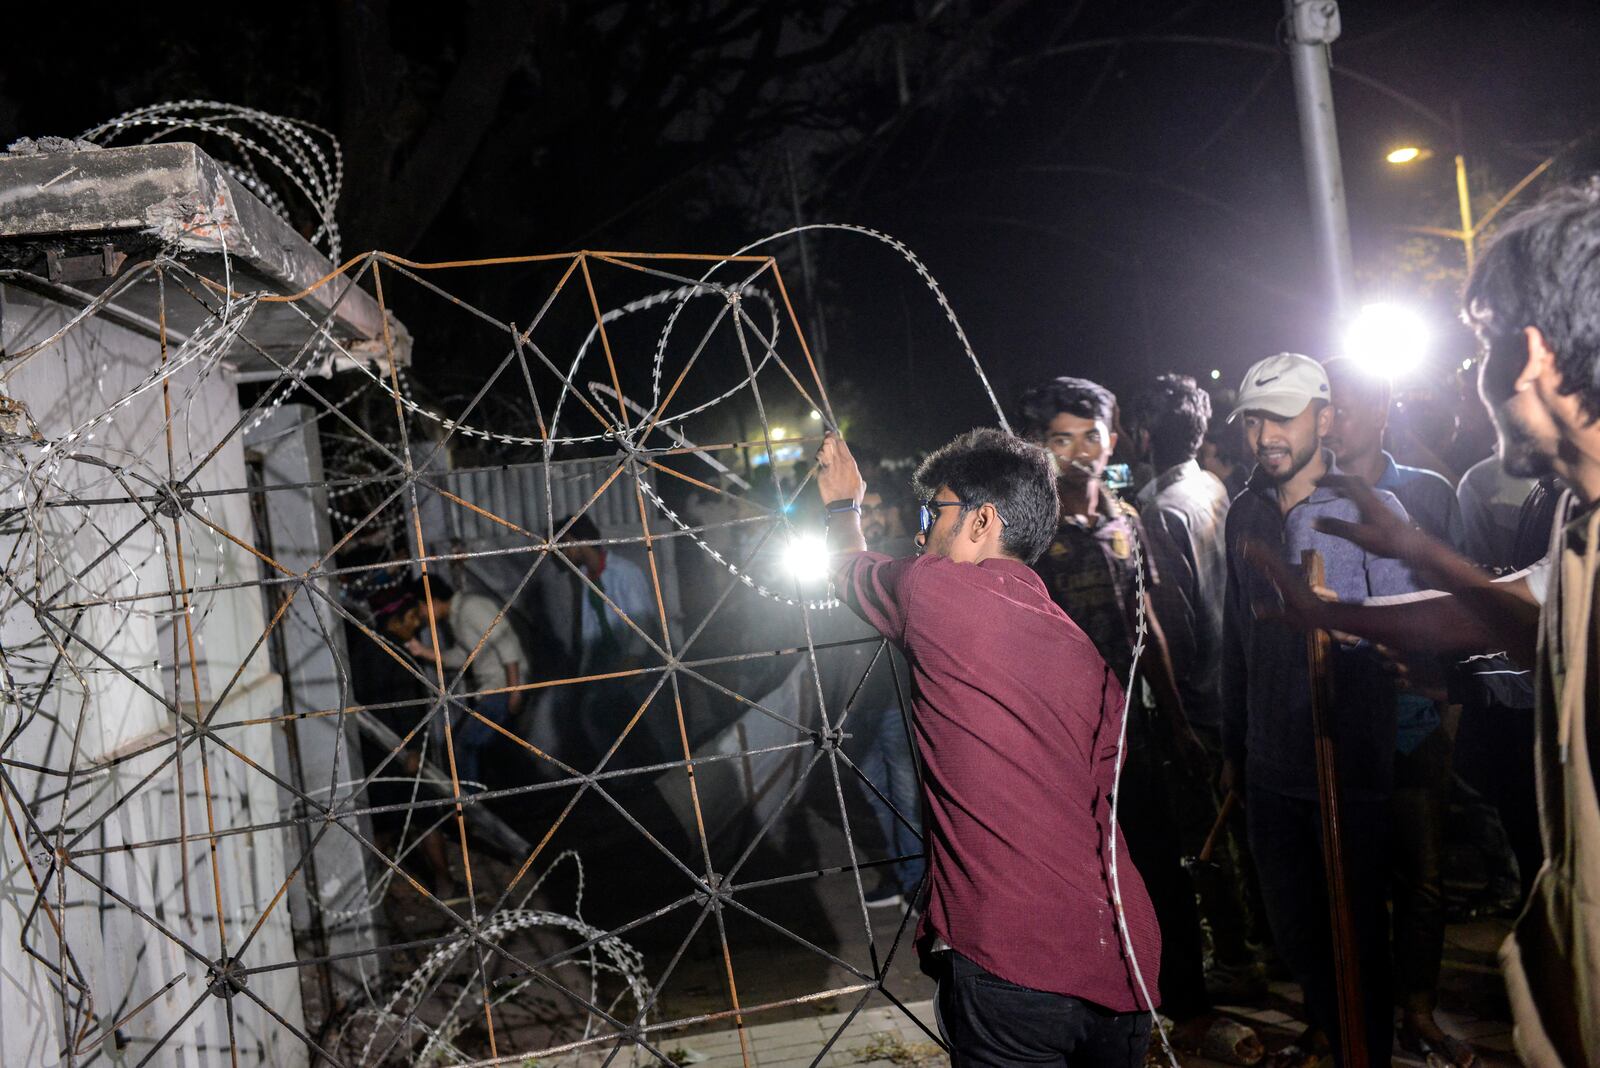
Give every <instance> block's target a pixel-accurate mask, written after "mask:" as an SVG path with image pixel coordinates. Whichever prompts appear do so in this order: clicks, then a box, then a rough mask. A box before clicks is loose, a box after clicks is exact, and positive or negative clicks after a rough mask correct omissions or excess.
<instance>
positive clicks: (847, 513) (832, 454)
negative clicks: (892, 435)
mask: <svg viewBox="0 0 1600 1068" xmlns="http://www.w3.org/2000/svg"><path fill="white" fill-rule="evenodd" d="M817 491H818V492H819V493H820V494H821V495H822V506H823V507H824V508H825V509H827V512H828V552H829V554H830V555H835V556H837V555H841V554H854V553H864V552H866V551H867V539H866V535H864V534H862V533H861V502H862V500H863V499H864V498H865V497H866V495H867V484H866V482H865V481H863V480H862V478H861V469H860V468H859V467H857V466H856V458H855V457H854V456H851V455H850V446H848V445H846V444H845V443H844V439H843V438H841V437H840V436H839V435H837V434H835V433H834V432H833V431H831V430H830V431H828V432H827V433H826V434H824V435H823V436H822V448H820V449H818V450H817Z"/></svg>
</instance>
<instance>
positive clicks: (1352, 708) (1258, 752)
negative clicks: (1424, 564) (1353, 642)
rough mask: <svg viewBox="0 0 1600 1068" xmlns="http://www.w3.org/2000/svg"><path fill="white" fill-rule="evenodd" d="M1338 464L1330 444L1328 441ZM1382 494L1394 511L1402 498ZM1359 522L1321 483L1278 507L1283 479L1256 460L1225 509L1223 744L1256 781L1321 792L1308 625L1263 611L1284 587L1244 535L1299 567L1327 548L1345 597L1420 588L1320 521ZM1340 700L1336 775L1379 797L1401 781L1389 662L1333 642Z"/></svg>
mask: <svg viewBox="0 0 1600 1068" xmlns="http://www.w3.org/2000/svg"><path fill="white" fill-rule="evenodd" d="M1323 459H1324V460H1325V461H1326V463H1327V465H1328V469H1329V470H1330V471H1332V472H1334V473H1338V469H1337V468H1336V467H1335V465H1334V461H1333V454H1332V453H1331V452H1328V451H1326V450H1324V451H1323ZM1378 496H1379V497H1380V498H1381V499H1382V500H1383V502H1384V504H1386V505H1387V506H1388V507H1389V508H1391V509H1393V510H1394V511H1395V513H1396V514H1398V515H1400V516H1402V517H1404V516H1405V509H1404V508H1402V507H1401V506H1400V502H1399V501H1397V500H1395V498H1394V496H1393V495H1392V494H1389V493H1385V492H1383V491H1381V490H1380V491H1379V492H1378ZM1324 517H1327V518H1334V519H1346V520H1352V521H1353V520H1357V519H1359V518H1360V513H1359V511H1358V510H1357V508H1356V506H1355V504H1354V503H1353V502H1351V501H1350V500H1348V499H1347V498H1344V497H1342V496H1340V495H1339V494H1337V493H1335V492H1334V491H1333V490H1330V489H1323V488H1318V489H1317V490H1315V491H1314V492H1313V493H1312V494H1311V496H1310V497H1308V498H1306V499H1305V500H1304V501H1301V502H1300V503H1299V504H1297V505H1295V506H1294V507H1293V508H1291V509H1290V510H1289V514H1288V515H1287V516H1285V515H1282V514H1281V513H1280V512H1279V510H1278V499H1277V487H1276V486H1275V485H1274V484H1273V482H1272V481H1271V480H1270V479H1268V478H1266V477H1265V476H1264V475H1263V474H1262V473H1261V471H1260V470H1259V469H1258V470H1257V471H1256V473H1255V474H1254V475H1252V476H1251V479H1250V482H1249V484H1248V485H1247V486H1246V487H1245V491H1244V492H1243V493H1241V494H1240V495H1239V496H1238V498H1237V499H1236V500H1235V501H1234V502H1233V506H1232V507H1231V508H1230V509H1229V511H1228V521H1227V532H1226V538H1227V544H1228V596H1227V600H1226V602H1225V603H1224V606H1223V659H1222V697H1223V702H1222V710H1223V711H1222V744H1223V751H1224V753H1225V755H1226V756H1227V757H1228V759H1229V760H1231V761H1233V762H1234V765H1235V766H1236V767H1242V768H1243V769H1244V772H1245V776H1246V778H1247V779H1248V780H1249V782H1250V783H1251V786H1252V788H1260V789H1266V790H1271V791H1273V792H1275V793H1279V794H1283V795H1286V796H1288V797H1298V798H1305V799H1314V798H1315V797H1316V796H1317V777H1316V757H1315V754H1314V751H1313V748H1312V735H1311V683H1310V668H1309V665H1308V663H1307V658H1306V638H1305V635H1304V634H1301V633H1300V632H1299V631H1296V630H1293V629H1291V628H1289V627H1286V626H1284V625H1283V624H1282V623H1280V622H1276V621H1272V620H1258V619H1257V618H1256V616H1255V613H1254V612H1253V611H1252V605H1277V604H1278V603H1280V602H1279V600H1278V596H1277V591H1276V590H1275V589H1274V588H1273V586H1272V583H1271V582H1270V581H1269V580H1268V579H1267V578H1266V576H1265V575H1263V574H1261V573H1260V572H1259V571H1257V570H1255V569H1252V568H1251V567H1250V566H1249V565H1248V564H1247V563H1246V562H1245V560H1244V544H1245V541H1246V540H1247V539H1248V540H1254V541H1259V542H1262V543H1264V544H1266V545H1268V546H1275V547H1277V549H1278V550H1279V551H1280V552H1282V554H1283V558H1284V560H1285V561H1286V562H1287V563H1288V564H1289V565H1290V566H1291V567H1293V568H1295V569H1296V570H1299V568H1300V553H1301V551H1302V550H1305V549H1315V550H1317V551H1318V552H1320V553H1321V554H1322V560H1323V566H1324V568H1325V571H1326V575H1327V585H1328V587H1329V588H1330V589H1332V590H1333V591H1334V593H1336V594H1337V595H1338V597H1339V599H1340V600H1341V601H1347V602H1360V601H1363V600H1365V599H1366V598H1368V597H1380V596H1390V595H1393V594H1399V593H1412V592H1415V591H1416V590H1417V589H1418V588H1419V587H1418V585H1417V582H1416V581H1415V579H1414V578H1413V576H1412V574H1411V572H1410V570H1409V569H1407V568H1406V567H1405V565H1403V564H1401V563H1400V562H1399V561H1398V560H1389V559H1384V558H1382V557H1376V556H1372V555H1371V554H1369V553H1367V552H1366V551H1365V550H1363V549H1361V548H1359V547H1358V546H1356V545H1355V544H1354V543H1352V542H1349V541H1345V540H1344V539H1343V538H1337V537H1334V536H1332V535H1329V534H1322V533H1319V532H1318V531H1316V530H1314V529H1313V528H1312V524H1313V523H1314V522H1315V521H1316V520H1317V519H1320V518H1324ZM1332 673H1333V703H1332V707H1331V708H1330V709H1329V710H1328V711H1329V715H1330V716H1331V718H1332V720H1333V734H1334V738H1335V739H1336V741H1337V744H1338V748H1339V780H1340V784H1341V786H1342V790H1343V796H1344V797H1346V798H1348V799H1350V800H1357V801H1361V800H1365V801H1373V800H1381V799H1382V798H1385V797H1387V796H1388V795H1389V792H1390V790H1391V789H1392V787H1393V784H1394V747H1395V693H1394V686H1393V684H1392V682H1391V681H1390V677H1389V675H1388V674H1387V672H1386V671H1385V670H1384V666H1383V664H1382V662H1381V661H1380V660H1379V659H1378V658H1377V657H1376V656H1375V655H1374V654H1373V653H1372V652H1371V651H1370V650H1368V649H1365V648H1361V647H1357V648H1346V647H1343V646H1338V645H1336V646H1335V648H1334V653H1333V660H1332Z"/></svg>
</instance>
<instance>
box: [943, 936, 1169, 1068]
mask: <svg viewBox="0 0 1600 1068" xmlns="http://www.w3.org/2000/svg"><path fill="white" fill-rule="evenodd" d="M944 956H945V957H947V958H948V962H947V964H948V966H947V969H946V970H945V972H944V974H943V975H942V976H941V977H940V979H939V996H938V999H937V1000H936V1001H935V1005H936V1006H937V1011H938V1015H939V1031H940V1033H941V1034H943V1035H944V1040H945V1042H946V1043H947V1044H948V1045H949V1046H950V1062H951V1065H952V1068H989V1066H995V1068H1001V1066H1005V1065H1014V1064H1047V1065H1062V1066H1065V1065H1074V1066H1077V1065H1088V1066H1095V1068H1098V1066H1102V1065H1103V1066H1105V1068H1111V1066H1113V1065H1115V1066H1117V1068H1139V1066H1140V1065H1142V1064H1143V1063H1144V1051H1145V1047H1146V1046H1148V1045H1149V1044H1150V1014H1149V1013H1148V1012H1112V1011H1111V1010H1110V1009H1104V1008H1101V1007H1100V1006H1098V1005H1095V1004H1093V1003H1091V1002H1087V1001H1084V1000H1083V999H1081V998H1071V997H1067V996H1066V995H1064V994H1052V993H1050V992H1048V991H1045V990H1034V989H1031V988H1029V987H1025V986H1018V985H1017V984H1015V983H1008V982H1006V981H1005V980H1004V979H1001V978H999V977H997V976H994V975H991V974H989V973H988V972H986V971H984V970H983V969H982V968H980V967H979V966H978V965H976V964H974V963H973V962H972V961H970V960H968V959H967V958H966V957H963V956H962V955H961V954H959V953H955V952H950V953H946V954H944Z"/></svg>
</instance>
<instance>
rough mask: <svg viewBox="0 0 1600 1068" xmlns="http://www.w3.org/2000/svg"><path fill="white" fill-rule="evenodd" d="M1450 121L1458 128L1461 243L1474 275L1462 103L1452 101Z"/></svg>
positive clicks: (1469, 269)
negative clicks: (1465, 247) (1465, 249)
mask: <svg viewBox="0 0 1600 1068" xmlns="http://www.w3.org/2000/svg"><path fill="white" fill-rule="evenodd" d="M1450 119H1451V121H1452V122H1453V123H1454V125H1455V128H1456V201H1457V203H1459V204H1460V206H1461V243H1462V244H1464V245H1466V246H1467V274H1468V275H1470V274H1472V264H1473V261H1474V260H1476V259H1477V256H1476V254H1475V253H1476V252H1477V250H1476V249H1475V248H1474V247H1473V244H1474V242H1473V238H1474V237H1476V236H1477V235H1475V234H1474V233H1473V232H1472V197H1471V195H1470V194H1469V193H1468V191H1467V138H1466V134H1465V132H1464V131H1465V127H1464V126H1463V125H1462V122H1461V102H1460V101H1459V100H1452V101H1450Z"/></svg>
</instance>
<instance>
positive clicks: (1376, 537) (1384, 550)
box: [1314, 475, 1418, 563]
mask: <svg viewBox="0 0 1600 1068" xmlns="http://www.w3.org/2000/svg"><path fill="white" fill-rule="evenodd" d="M1317 485H1319V486H1326V487H1328V488H1329V489H1331V490H1333V491H1334V492H1336V493H1338V494H1340V495H1341V496H1344V497H1348V498H1349V499H1350V500H1352V501H1354V502H1355V506H1356V507H1357V508H1359V509H1360V510H1361V522H1359V523H1351V522H1348V521H1346V520H1343V519H1333V518H1322V519H1318V520H1317V521H1316V523H1315V524H1314V525H1315V526H1316V528H1317V529H1318V530H1320V531H1322V532H1323V533H1324V534H1332V535H1333V536H1334V537H1337V538H1344V539H1345V540H1346V541H1351V542H1354V543H1355V544H1357V545H1359V546H1360V547H1361V548H1363V549H1365V550H1366V551H1367V552H1369V553H1371V554H1372V555H1374V556H1386V557H1390V558H1392V559H1395V560H1405V561H1407V562H1408V563H1409V562H1410V558H1411V555H1412V554H1414V553H1415V551H1416V540H1417V537H1418V531H1417V530H1416V528H1415V527H1413V526H1412V525H1411V524H1410V523H1407V522H1406V521H1405V520H1404V519H1401V518H1400V517H1399V516H1398V515H1396V514H1395V513H1394V512H1392V511H1390V510H1389V509H1388V508H1387V507H1385V506H1384V503H1383V501H1381V500H1380V499H1379V498H1378V494H1377V493H1376V492H1374V490H1373V488H1372V487H1371V486H1369V485H1367V484H1366V482H1364V481H1362V480H1361V479H1359V478H1356V477H1354V476H1352V475H1328V476H1326V477H1325V478H1323V479H1322V480H1321V481H1319V482H1318V483H1317Z"/></svg>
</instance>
